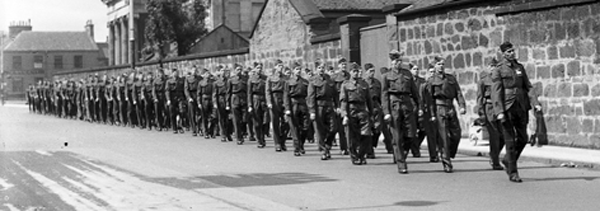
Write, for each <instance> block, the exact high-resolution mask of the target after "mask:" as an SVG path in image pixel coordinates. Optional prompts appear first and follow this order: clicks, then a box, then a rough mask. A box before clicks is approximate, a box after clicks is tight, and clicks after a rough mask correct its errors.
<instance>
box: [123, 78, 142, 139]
mask: <svg viewBox="0 0 600 211" xmlns="http://www.w3.org/2000/svg"><path fill="white" fill-rule="evenodd" d="M137 81H138V80H137V73H136V70H135V69H134V70H132V71H131V73H130V74H129V77H128V78H127V81H126V82H125V87H126V88H125V90H127V92H126V93H127V96H126V97H125V100H126V101H127V118H128V119H129V121H128V122H129V126H131V128H134V127H135V126H137V125H138V123H139V119H138V118H137V102H136V99H135V97H136V93H135V86H136V83H137Z"/></svg>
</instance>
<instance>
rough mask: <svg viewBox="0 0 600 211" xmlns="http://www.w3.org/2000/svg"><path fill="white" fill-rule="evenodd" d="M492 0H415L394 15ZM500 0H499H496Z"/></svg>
mask: <svg viewBox="0 0 600 211" xmlns="http://www.w3.org/2000/svg"><path fill="white" fill-rule="evenodd" d="M491 1H492V0H416V1H414V2H413V4H412V5H411V6H409V7H407V8H405V9H403V10H401V11H400V12H398V13H396V15H405V14H410V13H417V14H418V13H420V12H424V11H430V10H439V9H441V8H446V7H450V6H457V5H464V4H469V3H478V2H491ZM496 1H501V0H496Z"/></svg>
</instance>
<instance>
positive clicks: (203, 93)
mask: <svg viewBox="0 0 600 211" xmlns="http://www.w3.org/2000/svg"><path fill="white" fill-rule="evenodd" d="M214 82H215V79H214V78H213V77H212V76H208V77H204V78H202V79H201V80H200V81H199V82H198V87H197V89H196V90H197V92H198V93H197V100H196V102H198V104H199V105H200V106H199V107H200V115H201V116H202V118H201V120H202V124H201V128H202V130H203V131H204V136H205V138H207V139H208V138H209V137H210V138H214V137H215V123H216V121H215V120H216V118H217V116H216V115H217V114H216V112H215V109H214V107H213V100H212V95H213V91H214V90H213V83H214Z"/></svg>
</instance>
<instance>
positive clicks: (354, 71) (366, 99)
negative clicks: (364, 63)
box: [339, 63, 373, 165]
mask: <svg viewBox="0 0 600 211" xmlns="http://www.w3.org/2000/svg"><path fill="white" fill-rule="evenodd" d="M339 97H340V109H341V116H342V125H343V126H344V127H345V130H346V133H347V134H346V135H347V137H348V141H349V142H348V144H349V145H350V159H351V160H352V164H354V165H362V164H367V160H366V159H365V155H366V153H367V152H368V151H369V148H371V145H372V144H371V137H372V136H373V133H372V131H371V128H372V124H371V112H370V111H372V110H373V106H372V105H373V103H372V98H371V96H370V89H369V84H368V83H367V82H366V81H365V80H364V79H362V71H361V69H360V66H359V65H358V64H356V63H353V64H352V67H351V70H350V78H349V80H346V81H344V83H343V84H342V87H341V90H340V96H339Z"/></svg>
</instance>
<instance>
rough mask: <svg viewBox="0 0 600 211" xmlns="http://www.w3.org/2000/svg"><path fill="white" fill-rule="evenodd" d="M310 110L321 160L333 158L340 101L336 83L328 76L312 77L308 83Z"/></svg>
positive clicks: (318, 75) (317, 75)
mask: <svg viewBox="0 0 600 211" xmlns="http://www.w3.org/2000/svg"><path fill="white" fill-rule="evenodd" d="M307 92H308V97H307V104H308V110H309V112H310V113H311V114H315V116H316V117H315V119H314V120H313V124H314V128H315V132H316V133H317V138H318V142H319V151H321V153H322V155H321V160H327V159H329V158H331V154H330V152H329V151H330V150H331V145H332V144H333V140H334V139H335V134H336V133H337V124H336V119H335V118H336V114H335V111H334V108H337V104H338V102H339V101H338V99H336V98H335V97H336V96H337V90H336V89H335V82H333V80H331V78H330V77H329V76H328V75H326V74H322V75H321V74H316V75H314V76H312V77H311V78H310V80H309V83H308V91H307Z"/></svg>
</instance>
